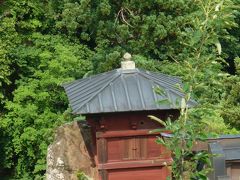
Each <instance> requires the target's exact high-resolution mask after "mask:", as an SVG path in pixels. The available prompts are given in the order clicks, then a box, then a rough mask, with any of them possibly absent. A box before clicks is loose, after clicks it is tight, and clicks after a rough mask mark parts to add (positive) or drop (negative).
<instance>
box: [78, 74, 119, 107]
mask: <svg viewBox="0 0 240 180" xmlns="http://www.w3.org/2000/svg"><path fill="white" fill-rule="evenodd" d="M119 76H120V74H117V75H115V77H113V78H112V81H113V80H115V79H116V78H117V77H119ZM112 81H110V82H112ZM110 82H109V83H110ZM109 83H107V84H106V85H105V86H103V87H102V88H101V89H100V90H99V91H97V92H96V93H94V95H93V96H92V97H91V98H89V99H88V101H87V102H89V101H91V100H92V99H93V98H94V97H95V96H96V95H97V94H98V93H99V92H101V91H102V90H103V89H105V88H106V87H107V86H108V85H109ZM85 103H86V102H85ZM85 103H83V104H82V105H81V106H79V108H77V109H76V110H79V109H81V107H82V106H83V105H84V104H85Z"/></svg>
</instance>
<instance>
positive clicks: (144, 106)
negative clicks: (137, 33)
mask: <svg viewBox="0 0 240 180" xmlns="http://www.w3.org/2000/svg"><path fill="white" fill-rule="evenodd" d="M176 84H181V81H180V79H179V78H177V77H173V76H169V75H165V74H162V73H155V72H149V71H145V70H141V69H137V68H136V69H130V70H123V69H116V70H113V71H110V72H106V73H102V74H99V75H96V76H92V77H88V78H83V79H80V80H76V81H74V82H72V83H68V84H65V85H63V87H64V89H65V91H66V93H67V96H68V99H69V102H70V105H71V107H72V110H73V113H76V114H92V113H105V112H124V111H143V110H158V109H178V108H177V107H176V104H173V105H171V104H159V103H156V102H157V101H159V100H164V99H168V100H170V101H171V102H176V100H177V99H180V98H181V97H183V96H184V94H183V93H181V92H180V91H179V90H178V89H177V88H176ZM155 87H160V88H161V89H162V90H164V92H165V94H162V95H159V94H156V93H155V91H154V88H155ZM195 104H196V102H195V101H192V100H191V101H189V102H188V105H189V106H193V105H195Z"/></svg>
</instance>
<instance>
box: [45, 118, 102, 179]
mask: <svg viewBox="0 0 240 180" xmlns="http://www.w3.org/2000/svg"><path fill="white" fill-rule="evenodd" d="M91 140H92V139H91V133H90V129H89V128H88V127H87V126H86V125H84V124H83V123H80V122H73V123H71V124H65V125H63V126H61V127H59V128H58V129H57V131H56V134H55V141H54V142H53V143H52V144H51V145H50V146H49V147H48V154H47V172H46V179H47V180H78V178H77V175H76V174H77V173H78V172H84V173H85V174H86V175H87V176H88V177H89V179H97V168H96V164H95V162H94V157H93V151H92V149H93V148H92V141H91Z"/></svg>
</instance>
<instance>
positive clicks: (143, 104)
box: [136, 76, 146, 109]
mask: <svg viewBox="0 0 240 180" xmlns="http://www.w3.org/2000/svg"><path fill="white" fill-rule="evenodd" d="M136 78H137V88H138V92H139V95H140V99H141V103H142V106H143V109H146V106H145V103H144V99H143V93H142V90H141V87H140V81H139V77H138V76H137V77H136Z"/></svg>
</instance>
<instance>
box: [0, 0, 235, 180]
mask: <svg viewBox="0 0 240 180" xmlns="http://www.w3.org/2000/svg"><path fill="white" fill-rule="evenodd" d="M0 5H1V6H0V64H1V65H0V147H1V148H0V152H1V154H4V156H1V157H0V171H1V169H3V168H5V169H6V168H7V169H12V170H13V172H14V176H15V177H14V178H24V177H25V178H27V179H34V178H35V179H36V178H40V177H42V175H43V174H44V171H45V155H46V148H47V145H48V144H49V143H50V141H51V134H52V132H53V131H54V128H55V127H56V126H57V125H59V124H61V123H63V122H65V121H69V120H70V119H71V117H69V115H68V114H69V110H67V100H66V97H65V94H64V93H63V90H62V88H61V86H60V85H61V83H63V82H68V81H70V80H72V79H75V78H81V77H83V76H88V75H90V74H96V73H99V72H104V71H108V70H111V69H113V68H117V67H119V64H120V63H119V62H120V60H121V57H122V54H123V53H125V52H126V51H128V52H130V53H131V54H133V58H134V60H135V61H136V64H137V66H138V67H139V68H141V67H142V68H144V69H148V70H152V71H161V72H163V73H167V74H171V75H178V76H180V77H181V78H182V79H183V80H184V81H191V82H190V83H191V84H193V85H194V87H193V90H194V91H193V92H194V93H195V94H194V98H195V99H196V100H197V101H198V102H199V104H201V106H199V107H198V109H196V110H195V111H196V114H198V115H196V117H194V118H199V119H200V120H203V121H205V122H206V123H208V127H209V131H215V132H218V133H223V132H224V133H236V132H237V130H235V129H232V128H233V127H235V128H236V129H240V124H239V122H238V119H239V108H238V99H239V93H238V89H239V88H238V87H239V85H238V84H239V82H240V80H239V58H236V57H239V53H240V52H239V37H240V36H239V32H240V31H239V28H238V24H239V17H240V16H239V7H238V5H239V0H225V1H221V0H211V1H209V0H194V3H193V1H191V0H176V1H164V0H155V1H154V0H150V1H139V0H132V1H125V0H120V1H119V0H118V1H115V0H114V1H109V0H103V1H99V0H74V1H73V0H64V1H56V0H48V1H40V0H8V1H0ZM234 59H235V61H234ZM65 110H67V112H66V113H63V112H65Z"/></svg>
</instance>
